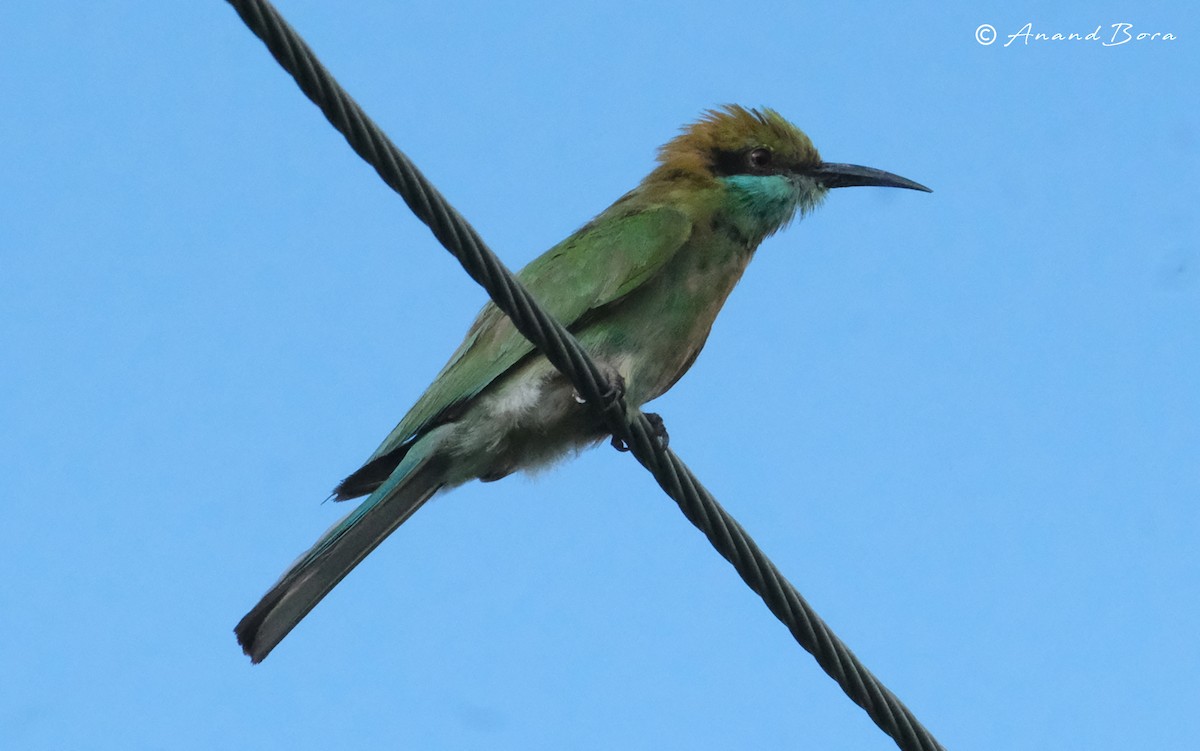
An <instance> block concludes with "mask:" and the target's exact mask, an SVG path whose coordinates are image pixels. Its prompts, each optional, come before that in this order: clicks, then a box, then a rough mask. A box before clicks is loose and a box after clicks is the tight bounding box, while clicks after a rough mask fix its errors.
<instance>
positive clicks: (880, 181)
mask: <svg viewBox="0 0 1200 751" xmlns="http://www.w3.org/2000/svg"><path fill="white" fill-rule="evenodd" d="M810 174H811V175H812V176H813V177H814V178H816V180H817V182H819V183H821V184H822V185H824V186H825V187H826V188H854V187H857V186H860V185H875V186H878V187H880V188H908V189H909V190H923V191H925V192H926V193H932V192H933V191H932V190H930V189H929V188H926V187H925V186H924V185H922V184H921V183H915V182H913V181H912V180H909V179H908V178H907V177H900V176H899V175H893V174H892V173H891V172H884V171H883V170H881V169H875V168H874V167H860V166H859V165H857V164H838V163H836V162H821V164H819V165H818V166H817V168H816V169H815V170H813V171H812V172H811V173H810Z"/></svg>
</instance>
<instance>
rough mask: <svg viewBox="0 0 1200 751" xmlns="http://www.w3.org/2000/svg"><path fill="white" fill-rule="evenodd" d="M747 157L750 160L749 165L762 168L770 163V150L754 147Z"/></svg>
mask: <svg viewBox="0 0 1200 751" xmlns="http://www.w3.org/2000/svg"><path fill="white" fill-rule="evenodd" d="M747 158H748V159H749V161H750V166H751V167H754V168H756V169H762V168H763V167H766V166H767V165H769V164H770V163H771V150H770V149H755V150H754V151H751V152H750V155H749V157H747Z"/></svg>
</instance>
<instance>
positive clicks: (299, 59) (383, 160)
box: [227, 0, 943, 751]
mask: <svg viewBox="0 0 1200 751" xmlns="http://www.w3.org/2000/svg"><path fill="white" fill-rule="evenodd" d="M227 1H228V2H229V4H230V5H232V6H233V7H234V9H235V10H236V11H237V13H238V15H239V16H241V18H242V20H243V21H244V22H245V24H246V25H247V26H248V27H249V28H250V30H251V31H253V32H254V34H255V35H256V36H258V37H259V39H261V40H262V41H263V42H264V43H265V44H266V45H267V49H268V50H270V52H271V54H272V55H273V56H274V57H275V60H276V61H277V62H278V63H279V64H280V65H281V66H283V68H284V70H286V71H287V72H288V73H289V74H291V76H292V77H293V78H294V79H295V81H296V83H297V84H298V85H299V86H300V90H301V91H303V92H304V94H305V96H307V97H308V98H309V99H310V100H312V102H313V103H314V104H316V105H317V106H318V107H320V109H321V111H322V112H323V113H324V114H325V117H326V119H328V120H329V122H330V124H332V125H333V127H334V128H336V129H337V130H338V131H339V132H340V133H341V134H342V135H343V136H344V137H345V139H346V141H347V143H349V144H350V147H351V148H352V149H354V151H355V152H356V153H357V154H358V155H359V156H360V157H362V158H363V159H364V160H365V161H366V162H367V163H368V164H370V165H371V166H372V167H374V168H375V171H376V172H377V173H379V176H380V177H381V178H383V181H384V182H385V183H387V184H388V185H389V186H390V187H391V188H392V189H393V190H394V191H396V192H397V193H399V194H400V197H401V198H403V199H404V202H405V203H406V204H407V205H408V207H409V209H411V210H412V212H413V213H414V214H416V216H417V218H418V219H420V220H421V221H422V222H424V223H425V224H426V225H428V226H429V229H430V230H432V232H433V234H434V237H436V238H437V239H438V242H440V243H441V244H442V245H443V246H445V248H446V249H447V250H449V251H450V253H452V254H453V255H454V256H455V258H457V259H458V261H459V263H460V264H462V267H463V269H465V270H466V272H467V273H468V274H469V275H470V276H471V278H472V279H474V280H475V281H476V282H478V283H479V284H480V286H482V287H483V288H484V290H486V291H487V293H488V295H490V296H491V298H492V300H493V301H494V302H495V303H496V306H497V307H499V308H500V310H502V311H503V312H504V313H505V314H506V315H508V317H509V318H511V319H512V321H513V324H514V325H515V326H516V327H517V329H518V330H519V331H520V332H521V333H522V334H523V335H524V336H525V337H526V338H527V339H529V340H530V341H531V342H532V343H533V344H534V346H535V347H537V349H538V351H539V352H541V353H542V354H543V355H544V356H545V357H546V358H547V359H548V360H549V361H550V362H551V363H552V364H553V365H554V367H556V368H557V369H558V370H559V371H560V372H561V373H563V375H565V376H566V377H567V378H569V379H570V380H571V382H572V384H573V385H574V386H575V390H576V392H577V393H578V394H579V395H580V397H581V398H582V399H584V400H585V401H586V402H587V403H588V404H590V405H592V407H593V408H594V409H596V410H597V411H598V412H599V413H600V414H601V415H602V417H603V418H604V420H605V424H606V426H607V427H608V428H609V430H610V431H611V432H612V435H613V438H614V441H616V442H619V443H621V444H624V446H625V447H626V448H628V450H629V451H630V453H632V454H633V456H634V457H636V458H637V460H638V461H639V462H640V463H641V464H642V466H644V467H645V468H646V469H647V470H649V471H650V473H651V474H653V475H654V478H655V480H657V481H658V484H659V486H661V487H662V489H663V490H664V491H665V492H666V493H667V495H669V496H670V497H671V498H672V499H673V500H674V501H675V502H676V503H678V504H679V508H680V510H681V511H682V512H683V515H684V516H685V517H687V519H688V521H690V522H691V523H692V524H693V525H695V526H696V527H697V528H698V529H699V530H700V531H701V532H703V533H704V535H705V536H706V537H707V538H708V540H709V542H710V543H711V544H712V546H713V547H714V548H716V550H717V552H718V553H720V554H721V556H722V557H724V558H725V560H727V561H729V562H730V563H731V564H732V565H733V567H734V569H735V570H737V572H738V575H739V576H741V577H742V580H743V581H745V582H746V584H747V585H748V586H749V587H750V588H751V589H752V590H754V591H755V592H756V593H757V594H758V595H759V596H760V597H762V599H763V602H765V603H766V605H767V607H768V608H769V609H770V610H771V612H772V613H774V614H775V617H776V618H778V619H779V620H780V621H781V622H783V624H784V625H785V626H787V628H788V630H789V631H791V633H792V636H793V637H794V638H795V639H796V641H797V642H799V644H800V646H801V647H803V648H804V649H805V650H807V651H808V652H809V653H810V654H812V656H813V657H814V658H815V659H816V661H817V663H818V664H819V665H820V666H821V668H822V669H823V670H824V671H825V672H826V673H827V674H828V675H829V676H830V677H831V678H833V679H834V680H835V681H837V683H838V685H839V686H841V688H842V690H843V691H844V692H845V693H846V695H847V696H849V697H850V699H851V700H852V701H854V703H855V704H858V705H859V706H860V707H862V708H863V709H864V710H866V712H867V714H868V715H869V716H870V717H871V719H872V720H873V721H874V722H875V724H876V725H877V726H879V728H880V729H881V730H883V732H885V733H887V734H888V735H889V736H891V738H892V739H893V740H894V741H895V742H896V745H897V746H899V747H900V748H901V749H904V751H918V750H920V751H942V749H943V747H942V746H941V744H939V743H938V742H937V740H936V739H934V737H933V736H932V735H931V734H930V733H929V731H928V730H926V729H925V727H924V726H923V725H922V724H921V723H920V722H919V721H918V720H917V718H916V717H915V716H913V714H912V712H911V711H909V709H908V708H907V707H906V706H904V704H903V703H902V702H901V701H900V700H899V699H898V698H896V696H895V694H893V693H892V692H891V691H889V690H888V689H887V687H885V686H884V685H883V684H882V683H880V682H879V680H878V679H877V678H876V677H875V676H874V675H872V674H871V672H870V671H869V670H867V668H866V667H865V666H863V664H862V663H861V662H859V660H858V658H857V657H855V656H854V653H853V652H851V651H850V649H849V648H848V647H847V646H846V645H845V644H844V643H843V642H842V641H841V640H840V639H839V638H838V637H837V636H836V635H835V634H834V633H833V632H832V631H831V630H830V629H829V626H827V625H826V624H825V622H824V621H823V620H821V618H820V617H819V616H818V615H817V614H816V613H815V612H814V611H813V609H812V607H811V606H810V605H809V604H808V603H807V602H806V601H805V600H804V598H803V597H801V596H800V593H799V592H797V591H796V589H795V588H794V587H793V586H792V585H791V583H790V582H788V580H787V579H785V578H784V577H783V575H782V574H780V573H779V570H778V569H777V568H776V567H775V564H773V563H772V562H771V561H770V559H768V558H767V556H766V555H765V554H764V553H763V552H762V551H761V550H760V549H759V548H758V545H756V544H755V543H754V540H752V539H751V538H750V536H749V535H748V534H746V531H745V530H744V529H742V527H741V525H740V524H738V523H737V521H736V520H735V519H734V518H733V517H731V516H730V515H729V514H728V512H726V511H725V509H724V508H722V507H721V505H720V504H719V503H717V500H716V499H715V498H713V496H712V495H711V494H710V493H709V492H708V491H707V490H706V489H705V488H704V486H703V485H701V484H700V481H699V480H697V479H696V476H695V475H693V474H692V472H691V470H689V469H688V468H687V466H686V465H684V463H683V462H682V461H681V460H680V459H679V457H678V456H676V455H675V453H674V452H672V451H671V450H670V449H668V448H666V446H664V445H663V442H662V441H661V440H660V438H659V436H660V432H659V430H656V428H655V426H654V425H653V424H652V423H651V422H650V421H649V420H648V419H647V418H646V416H645V415H643V414H641V413H640V412H637V411H634V413H633V415H630V414H629V410H628V408H627V406H626V404H625V401H624V399H623V397H622V395H621V394H620V393H619V391H618V390H617V389H616V388H614V386H613V384H611V383H609V382H608V380H607V379H606V378H605V376H604V374H603V373H602V372H601V371H600V369H599V368H598V367H597V366H596V364H595V363H594V362H593V361H592V359H591V358H590V357H589V356H588V355H587V353H586V352H584V350H583V349H582V347H581V346H580V345H579V342H578V341H576V340H575V337H574V336H572V335H571V333H570V332H569V331H567V330H566V328H564V327H563V326H562V325H561V324H560V323H559V322H558V321H556V320H555V319H554V318H552V317H551V316H549V315H547V314H546V313H545V312H544V311H543V310H542V309H541V308H540V307H539V306H538V304H537V301H536V300H534V299H533V297H532V296H531V295H530V294H529V292H528V291H526V289H525V288H524V287H523V286H522V285H521V284H520V282H518V281H517V280H516V279H515V278H514V277H513V275H512V272H510V271H509V270H508V269H507V268H505V266H504V264H503V263H501V262H500V260H499V259H498V258H496V256H495V254H493V253H492V252H491V251H490V250H489V249H488V248H487V246H486V245H485V244H484V242H483V240H482V239H481V238H480V237H479V235H478V233H477V232H476V231H475V229H474V228H473V227H471V225H470V224H469V223H468V222H467V221H466V220H465V219H464V218H463V217H462V216H461V215H460V214H459V213H458V212H457V211H456V210H455V209H454V208H453V207H452V206H451V205H450V204H449V203H448V202H447V201H446V199H445V198H443V197H442V195H441V193H439V192H438V190H437V189H436V188H434V187H433V185H431V184H430V183H429V181H428V180H427V179H426V178H425V176H424V175H422V174H421V172H420V170H418V169H417V168H416V166H415V165H413V163H412V162H411V161H409V159H408V157H407V156H405V155H404V154H403V153H402V152H401V151H400V150H399V149H398V148H396V146H395V144H393V143H392V142H391V140H390V139H389V138H388V137H387V136H386V135H385V134H384V133H383V131H381V130H380V129H379V127H378V126H377V125H375V123H374V122H373V121H372V120H371V119H370V118H369V117H368V116H367V115H366V113H365V112H363V110H362V108H360V107H359V106H358V104H357V103H356V102H355V101H354V100H353V99H352V98H351V97H350V95H349V94H347V93H346V91H345V90H344V89H342V87H341V86H340V85H339V84H338V83H337V81H335V80H334V79H333V77H332V76H331V75H330V74H329V72H328V71H327V70H325V67H324V66H323V65H321V63H320V61H319V60H317V57H316V55H315V54H313V52H312V50H311V49H309V47H308V45H307V44H305V42H304V40H302V39H301V38H300V36H299V35H298V34H297V33H296V32H295V31H294V30H293V29H292V28H291V26H289V25H288V23H287V22H286V21H284V20H283V18H282V16H280V15H279V12H278V11H277V10H276V9H275V8H274V7H273V6H272V5H271V4H270V3H269V2H266V0H227Z"/></svg>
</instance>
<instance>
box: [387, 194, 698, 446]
mask: <svg viewBox="0 0 1200 751" xmlns="http://www.w3.org/2000/svg"><path fill="white" fill-rule="evenodd" d="M630 197H632V196H630ZM630 197H627V198H630ZM627 205H628V204H627V202H626V201H624V200H623V201H619V202H618V203H617V204H616V205H614V206H613V207H612V208H611V209H610V210H609V211H606V212H605V213H604V214H601V215H600V216H599V217H597V218H596V219H595V220H593V221H592V222H591V223H589V224H588V225H586V226H585V227H583V228H582V229H580V230H579V231H578V232H576V233H575V234H573V235H571V236H570V237H568V238H567V239H566V240H564V241H562V242H561V243H559V244H558V245H556V246H554V247H553V248H551V249H550V250H548V251H546V252H545V253H543V254H542V255H541V256H539V257H537V258H536V259H534V260H533V261H531V262H530V263H529V265H528V266H526V267H525V268H524V269H522V270H521V272H520V273H518V274H517V278H518V279H519V280H521V283H522V284H524V285H525V287H526V289H528V290H529V291H530V293H532V295H533V296H534V298H536V299H537V301H538V303H539V304H541V306H542V308H543V309H544V310H545V311H546V312H547V313H549V314H550V315H552V316H554V317H555V318H556V319H557V320H558V321H559V323H561V324H563V325H564V326H567V327H568V328H569V327H570V326H571V325H572V324H574V323H575V322H576V321H578V320H579V319H580V317H581V316H583V315H584V314H586V313H587V312H588V311H590V310H594V309H596V308H599V307H601V306H603V305H607V304H609V303H611V302H614V301H616V300H619V299H621V298H622V297H624V296H625V295H627V294H629V293H630V292H632V291H633V290H635V289H637V288H638V287H639V286H641V285H642V284H643V283H644V282H645V281H646V280H647V279H649V278H650V277H651V276H653V275H654V274H655V273H656V272H657V271H658V270H659V269H661V268H662V266H663V264H665V263H666V262H667V260H668V259H670V258H671V257H672V256H673V255H674V254H675V252H676V251H678V250H679V249H680V248H681V247H682V246H683V244H684V243H685V242H686V241H687V239H688V237H689V236H690V235H691V231H692V225H691V222H690V220H688V218H687V217H686V216H685V215H684V214H682V213H681V212H679V211H677V210H675V209H671V208H666V207H654V208H649V209H646V210H642V211H633V212H630V211H629V210H628V209H627ZM622 210H623V211H622ZM614 212H620V213H617V214H616V215H615V216H609V214H610V213H614ZM532 351H533V345H532V344H531V343H530V342H529V340H528V339H526V338H525V337H524V336H522V335H521V333H520V332H518V331H517V329H516V327H515V326H513V324H512V321H511V320H509V318H508V316H506V315H504V314H503V313H501V312H500V310H499V309H498V308H496V306H495V304H494V303H492V302H488V304H487V305H485V306H484V307H483V310H482V311H480V313H479V316H478V317H477V318H476V319H475V323H474V324H472V326H471V328H470V330H469V331H468V332H467V336H466V338H465V339H464V340H463V343H462V344H461V345H459V347H458V350H457V351H455V353H454V354H453V355H452V356H451V357H450V361H449V362H448V363H446V366H445V367H444V368H442V372H441V373H439V374H438V377H437V378H436V379H435V380H434V382H433V384H432V385H431V386H430V387H429V389H428V390H427V391H426V392H425V393H424V394H423V395H422V396H421V398H420V399H419V400H418V401H417V403H416V404H414V405H413V407H412V409H410V410H409V411H408V414H407V415H405V416H404V419H403V420H401V421H400V424H399V425H397V426H396V428H395V429H394V430H392V432H391V433H390V434H389V435H388V437H387V438H386V439H385V440H384V442H383V443H382V444H381V445H380V446H379V448H378V449H376V450H375V453H374V454H372V455H371V459H374V458H376V457H379V456H382V455H384V454H386V453H389V452H390V451H392V450H393V449H395V448H396V447H397V446H399V445H401V444H402V443H404V442H405V441H407V440H409V439H410V438H412V437H413V436H415V435H418V434H420V433H421V432H423V430H424V429H425V428H426V427H427V426H428V425H429V422H430V421H431V420H434V419H435V418H436V417H437V416H438V415H439V414H441V413H442V412H443V411H444V410H446V409H447V408H449V407H451V406H453V405H455V404H458V403H461V402H463V401H465V400H468V399H470V398H472V397H474V396H475V395H476V394H478V393H479V392H480V391H482V390H483V389H485V388H487V386H488V385H489V384H491V383H492V382H493V381H495V380H496V379H497V378H499V377H500V376H501V375H503V374H504V373H505V372H507V371H508V370H509V368H511V367H513V366H514V365H516V364H517V363H518V362H519V361H520V360H521V359H522V358H524V357H525V356H526V355H528V354H529V353H530V352H532ZM368 461H369V460H368Z"/></svg>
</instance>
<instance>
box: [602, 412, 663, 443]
mask: <svg viewBox="0 0 1200 751" xmlns="http://www.w3.org/2000/svg"><path fill="white" fill-rule="evenodd" d="M642 414H643V415H644V416H645V417H646V421H647V422H649V423H650V429H651V430H652V431H653V432H654V440H655V441H657V442H658V446H659V448H662V449H665V448H667V446H669V445H670V444H671V436H670V435H668V434H667V426H666V425H664V424H663V419H662V416H660V415H659V414H658V413H657V412H644V413H642ZM612 447H613V448H615V449H616V450H617V451H621V452H626V451H629V444H627V443H625V441H623V440H621V439H620V438H618V437H617V436H615V435H614V436H613V437H612Z"/></svg>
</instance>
